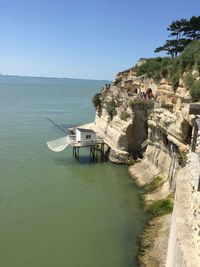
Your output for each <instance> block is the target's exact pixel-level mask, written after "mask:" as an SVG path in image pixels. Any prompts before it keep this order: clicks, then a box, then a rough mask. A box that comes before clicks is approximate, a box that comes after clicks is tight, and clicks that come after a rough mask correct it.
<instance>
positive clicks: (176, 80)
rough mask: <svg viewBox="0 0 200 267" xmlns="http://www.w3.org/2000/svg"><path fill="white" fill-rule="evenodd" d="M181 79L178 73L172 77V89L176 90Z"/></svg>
mask: <svg viewBox="0 0 200 267" xmlns="http://www.w3.org/2000/svg"><path fill="white" fill-rule="evenodd" d="M179 79H180V76H179V74H178V73H175V74H174V75H173V76H172V78H171V83H172V89H173V90H174V91H176V89H177V88H178V86H179Z"/></svg>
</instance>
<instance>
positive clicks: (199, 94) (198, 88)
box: [190, 81, 200, 102]
mask: <svg viewBox="0 0 200 267" xmlns="http://www.w3.org/2000/svg"><path fill="white" fill-rule="evenodd" d="M190 95H191V97H192V100H193V101H194V102H197V101H200V81H195V82H194V83H193V85H192V87H191V89H190Z"/></svg>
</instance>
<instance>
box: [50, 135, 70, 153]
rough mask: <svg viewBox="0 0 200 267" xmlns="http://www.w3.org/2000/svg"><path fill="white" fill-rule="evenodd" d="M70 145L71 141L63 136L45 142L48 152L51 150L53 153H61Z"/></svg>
mask: <svg viewBox="0 0 200 267" xmlns="http://www.w3.org/2000/svg"><path fill="white" fill-rule="evenodd" d="M70 143H71V140H70V139H69V138H68V136H65V137H62V138H59V139H55V140H52V141H49V142H47V146H48V147H49V149H50V150H52V151H54V152H61V151H63V150H64V149H65V148H66V147H67V146H68V145H69V144H70Z"/></svg>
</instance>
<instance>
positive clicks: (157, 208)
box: [147, 194, 174, 216]
mask: <svg viewBox="0 0 200 267" xmlns="http://www.w3.org/2000/svg"><path fill="white" fill-rule="evenodd" d="M173 205H174V198H173V194H170V195H169V196H168V197H167V198H165V199H160V200H157V201H155V202H154V203H152V204H151V205H149V206H148V207H147V211H149V212H151V213H153V215H155V216H163V215H166V214H169V213H171V212H172V211H173Z"/></svg>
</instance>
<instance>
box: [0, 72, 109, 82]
mask: <svg viewBox="0 0 200 267" xmlns="http://www.w3.org/2000/svg"><path fill="white" fill-rule="evenodd" d="M1 76H9V77H21V78H42V79H71V80H72V79H74V80H92V81H112V79H110V80H109V79H94V78H72V77H53V76H52V77H51V76H29V75H19V74H2V73H0V77H1Z"/></svg>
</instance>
